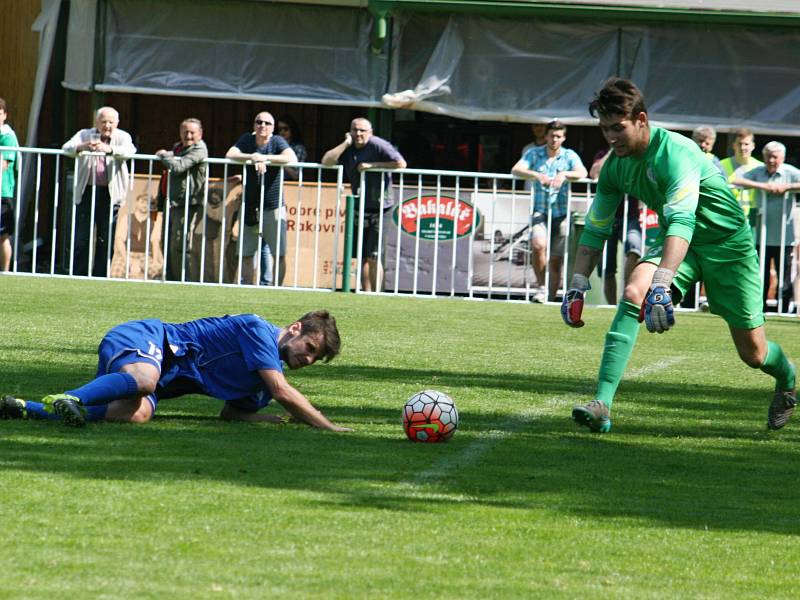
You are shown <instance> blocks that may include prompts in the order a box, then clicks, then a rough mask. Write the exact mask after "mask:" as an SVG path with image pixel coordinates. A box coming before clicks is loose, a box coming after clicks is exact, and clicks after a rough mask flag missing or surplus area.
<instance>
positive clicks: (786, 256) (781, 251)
mask: <svg viewBox="0 0 800 600" xmlns="http://www.w3.org/2000/svg"><path fill="white" fill-rule="evenodd" d="M763 154H764V164H763V165H761V166H759V167H756V168H754V169H751V170H750V171H747V172H746V173H744V174H742V175H739V176H737V177H735V178H734V180H733V184H734V185H738V186H741V187H744V188H750V189H756V190H761V191H762V192H763V193H762V194H761V201H760V203H759V206H760V207H761V208H762V217H761V218H762V219H763V220H764V223H765V228H764V229H766V234H765V236H766V243H765V247H766V250H765V254H764V301H765V309H764V310H766V299H767V291H768V290H769V276H770V268H769V266H770V262H772V261H774V263H775V270H776V271H777V272H778V275H779V279H780V275H781V266H780V265H781V255H783V267H782V269H783V270H782V273H783V286H782V288H781V290H780V299H782V300H783V308H784V310H785V309H786V308H787V307H788V304H789V301H790V300H791V298H792V285H791V273H792V270H791V267H792V246H793V245H794V228H793V227H792V223H791V221H790V220H789V218H790V216H791V212H792V206H793V202H792V200H793V198H792V194H791V193H790V192H794V191H797V190H800V169H797V168H796V167H793V166H792V165H789V164H787V163H786V162H785V160H786V146H784V145H783V144H781V143H780V142H775V141H773V142H769V143H768V144H767V145H766V146H764V150H763ZM781 224H783V228H781ZM756 233H757V234H760V230H758V229H757V230H756Z"/></svg>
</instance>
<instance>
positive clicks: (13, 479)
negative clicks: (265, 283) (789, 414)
mask: <svg viewBox="0 0 800 600" xmlns="http://www.w3.org/2000/svg"><path fill="white" fill-rule="evenodd" d="M0 286H2V290H3V298H4V301H3V305H4V318H3V324H2V325H1V326H0V328H1V329H0V331H2V335H0V356H2V369H1V370H0V373H1V375H0V383H2V386H1V387H2V389H0V392H3V393H13V394H19V395H21V396H22V397H31V398H37V397H38V396H42V395H44V394H47V393H52V392H58V391H61V390H63V389H68V388H70V387H74V386H77V385H79V384H81V383H83V382H84V381H86V380H88V379H89V378H91V377H92V376H93V374H94V369H95V361H96V356H95V351H96V347H97V343H98V342H99V340H100V338H101V337H102V335H103V333H104V332H105V331H106V330H107V329H109V328H110V327H112V326H113V325H115V324H117V323H119V322H122V321H125V320H129V319H137V318H146V317H156V318H161V319H163V320H167V321H184V320H188V319H192V318H197V317H201V316H208V315H218V314H225V313H242V312H255V313H257V314H260V315H262V316H264V317H265V318H267V319H269V320H271V321H273V322H275V323H277V324H281V325H282V324H287V323H290V322H291V321H293V320H294V319H295V318H296V317H298V316H300V315H301V314H302V313H304V312H306V311H308V310H312V309H316V308H327V309H329V310H331V312H332V313H333V314H334V315H335V316H336V317H337V320H338V322H339V328H340V331H341V333H342V339H343V352H342V355H341V356H340V357H339V358H337V359H336V360H335V361H334V362H332V363H330V364H327V365H315V366H313V367H310V368H308V369H303V370H301V371H296V372H291V373H289V379H290V381H291V382H292V383H293V384H295V385H296V386H297V387H298V388H299V389H300V390H301V391H303V392H304V393H305V394H306V395H307V396H308V397H309V398H310V399H311V400H312V401H313V402H315V403H316V404H317V405H318V406H319V407H320V408H321V409H322V410H323V412H325V413H326V414H327V415H328V416H330V417H331V418H332V419H333V420H334V421H336V422H341V423H342V424H345V425H349V426H352V427H354V428H355V429H356V432H355V433H353V434H347V435H342V434H331V433H328V432H322V431H315V430H311V429H310V428H307V427H304V426H301V425H289V426H274V425H270V424H246V423H228V422H221V421H219V420H218V419H217V415H218V413H219V410H220V409H221V404H220V403H219V402H218V401H216V400H213V399H209V398H204V397H200V396H188V397H185V398H183V399H177V400H168V401H164V402H162V403H161V404H160V406H159V409H158V413H157V416H156V418H155V419H154V420H153V421H152V422H151V423H148V424H147V425H141V426H135V425H123V424H95V425H90V426H88V427H87V428H86V429H85V430H71V429H68V428H65V427H63V426H61V425H60V424H56V423H40V422H16V421H2V422H0V468H1V469H2V470H1V471H0V484H1V489H2V493H1V494H0V498H1V499H2V502H0V522H2V524H3V527H2V529H1V530H0V547H2V548H3V559H4V560H3V564H4V565H5V567H6V568H5V569H4V573H3V577H2V578H0V597H26V598H52V597H83V598H102V597H114V598H116V597H136V598H164V597H170V598H196V597H209V596H213V597H219V598H226V597H230V598H233V597H253V598H256V597H266V596H277V595H286V596H289V597H298V598H300V597H302V598H309V597H318V598H330V597H340V598H352V597H368V596H370V597H409V596H412V595H426V596H434V597H452V598H467V597H470V598H477V597H542V598H558V597H564V598H574V597H577V596H588V597H608V598H620V597H628V598H657V597H659V598H660V597H709V598H711V597H767V596H769V597H777V598H779V597H787V598H789V597H794V596H795V593H796V592H795V583H794V577H793V573H792V571H791V569H787V568H785V563H786V558H787V557H790V556H791V555H792V550H793V549H794V548H795V547H796V546H795V544H796V543H797V536H798V533H800V510H798V508H797V503H796V502H795V501H794V490H793V482H794V481H796V480H797V478H798V476H799V475H800V469H799V468H798V467H797V464H798V460H797V458H798V449H797V442H798V431H800V424H799V423H790V424H789V425H788V426H787V427H786V429H785V430H783V431H781V432H778V433H777V434H775V433H768V432H766V430H765V421H766V410H767V405H768V402H769V397H770V395H771V388H772V383H771V380H770V379H769V378H768V377H767V376H766V375H764V374H762V373H760V372H759V371H757V370H752V369H749V368H748V367H746V366H745V365H743V364H742V363H741V362H739V360H738V358H737V356H736V352H735V350H734V348H733V345H732V343H731V342H730V340H729V336H728V333H727V328H726V327H725V325H724V323H723V322H722V321H721V320H720V319H718V318H715V317H712V316H710V315H702V314H684V313H680V314H679V315H678V317H677V319H678V325H677V327H676V328H675V329H674V330H673V331H670V332H668V333H667V334H665V335H662V336H654V335H649V334H647V333H646V332H644V331H643V332H642V333H641V335H640V338H639V342H638V344H637V348H636V350H635V351H634V355H633V358H632V360H631V364H630V368H629V371H628V373H627V375H626V378H625V379H624V380H623V383H622V385H621V386H620V391H619V394H618V396H617V400H616V402H615V404H614V414H613V419H614V429H613V430H612V432H611V433H610V434H607V435H604V436H598V435H590V434H588V433H587V432H586V431H579V430H578V429H577V428H576V426H575V425H574V424H573V423H572V422H571V421H570V420H569V418H568V417H569V412H570V408H571V406H572V404H574V403H576V402H585V401H588V399H589V398H590V395H591V390H592V386H593V380H594V376H595V373H596V370H597V364H598V360H599V356H600V352H601V350H602V342H603V336H604V334H605V330H606V328H607V327H608V324H609V322H610V320H611V318H612V316H613V313H612V312H611V311H609V310H601V309H589V310H587V311H586V312H587V315H586V319H585V320H586V322H587V326H586V327H585V328H583V329H581V330H570V329H568V328H566V327H565V326H564V325H563V324H562V323H561V319H560V316H559V314H558V310H557V308H556V307H553V306H541V305H524V304H505V303H493V302H469V301H460V300H435V301H432V300H424V299H413V298H389V297H367V296H354V295H343V294H328V293H311V292H291V291H275V290H265V289H234V288H216V287H210V286H178V285H146V284H129V283H124V282H107V281H71V280H66V279H47V278H33V277H14V276H4V277H0ZM796 327H797V322H796V321H793V320H789V319H775V320H772V321H770V322H769V323H768V325H767V333H768V335H769V337H770V338H771V339H775V340H776V341H778V342H780V343H781V344H782V345H783V346H784V348H785V349H786V350H787V352H788V353H789V354H790V356H792V357H795V358H797V357H798V356H800V340H799V339H798V336H797V333H796V331H797V329H796ZM423 388H434V389H441V390H442V391H444V392H446V393H448V394H450V395H451V396H452V397H453V398H454V400H455V401H456V404H457V406H458V408H459V413H460V415H461V424H460V429H459V431H458V432H457V433H456V435H455V437H454V438H453V439H452V440H451V441H450V442H449V443H447V444H441V445H423V444H412V443H410V442H408V441H407V440H405V437H404V435H403V432H402V427H401V425H400V418H401V417H400V411H401V408H402V406H403V403H404V402H405V400H406V398H407V397H408V396H410V395H411V394H413V393H414V392H416V391H419V390H421V389H423ZM268 410H271V411H276V412H277V409H276V408H270V409H268Z"/></svg>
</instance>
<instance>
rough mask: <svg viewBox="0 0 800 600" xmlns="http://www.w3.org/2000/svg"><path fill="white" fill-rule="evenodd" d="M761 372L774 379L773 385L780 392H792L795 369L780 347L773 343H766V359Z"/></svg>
mask: <svg viewBox="0 0 800 600" xmlns="http://www.w3.org/2000/svg"><path fill="white" fill-rule="evenodd" d="M761 370H762V371H764V373H766V374H767V375H772V376H773V377H774V378H775V384H776V385H777V386H778V387H779V388H781V389H782V390H793V389H794V386H795V368H794V365H793V364H792V363H790V362H789V359H788V358H786V355H785V354H784V353H783V350H782V349H781V347H780V346H779V345H778V344H776V343H775V342H770V341H767V357H766V358H765V359H764V364H763V365H761Z"/></svg>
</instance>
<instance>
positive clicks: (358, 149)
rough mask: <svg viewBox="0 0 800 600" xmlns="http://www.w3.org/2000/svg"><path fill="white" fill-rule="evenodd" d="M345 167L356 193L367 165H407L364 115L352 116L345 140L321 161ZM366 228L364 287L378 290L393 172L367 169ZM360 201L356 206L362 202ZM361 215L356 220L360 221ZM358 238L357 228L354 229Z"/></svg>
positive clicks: (362, 278)
mask: <svg viewBox="0 0 800 600" xmlns="http://www.w3.org/2000/svg"><path fill="white" fill-rule="evenodd" d="M337 163H338V164H340V165H342V166H343V167H344V173H345V177H347V180H348V181H349V182H350V187H351V189H352V191H353V195H354V196H358V195H359V192H360V191H361V172H362V171H366V170H368V169H405V168H406V161H405V159H404V158H403V156H402V155H401V154H400V152H398V151H397V149H396V148H395V147H394V146H392V144H391V143H389V142H387V141H386V140H384V139H383V138H380V137H378V136H377V135H373V134H372V124H371V123H370V122H369V121H368V120H367V119H364V118H358V119H353V121H352V123H351V124H350V131H349V132H347V133H346V134H345V135H344V141H343V142H342V143H341V144H339V145H338V146H335V147H334V148H331V149H330V150H328V151H327V152H326V153H325V155H324V156H323V157H322V164H323V165H327V166H332V165H335V164H337ZM364 187H365V189H364V198H363V201H364V202H363V204H364V215H363V217H364V230H363V241H362V251H361V257H362V263H361V287H362V289H363V290H364V291H367V292H372V291H375V292H377V291H379V290H380V284H381V280H382V279H383V276H382V273H381V272H380V270H381V268H380V264H379V261H378V253H379V248H378V233H379V231H380V224H381V223H380V222H381V216H382V214H383V213H384V212H385V211H387V210H388V209H390V208H392V207H393V206H394V198H393V197H392V176H391V175H390V174H389V173H385V172H383V173H380V172H373V173H369V172H368V173H365V175H364ZM360 205H361V203H360V202H359V204H358V205H357V206H360ZM360 221H361V218H360V215H359V216H358V218H356V223H358V222H360ZM353 235H354V239H356V240H357V239H358V238H357V235H358V230H356V231H355V232H354V233H353ZM357 253H358V247H357V243H355V244H353V257H356V256H358V254H357Z"/></svg>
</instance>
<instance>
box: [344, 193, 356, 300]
mask: <svg viewBox="0 0 800 600" xmlns="http://www.w3.org/2000/svg"><path fill="white" fill-rule="evenodd" d="M355 202H356V199H355V198H354V197H353V196H347V197H346V199H345V210H344V256H343V257H342V291H343V292H349V291H350V263H351V262H352V258H351V257H352V256H353V219H354V217H355V209H354V206H355Z"/></svg>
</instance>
